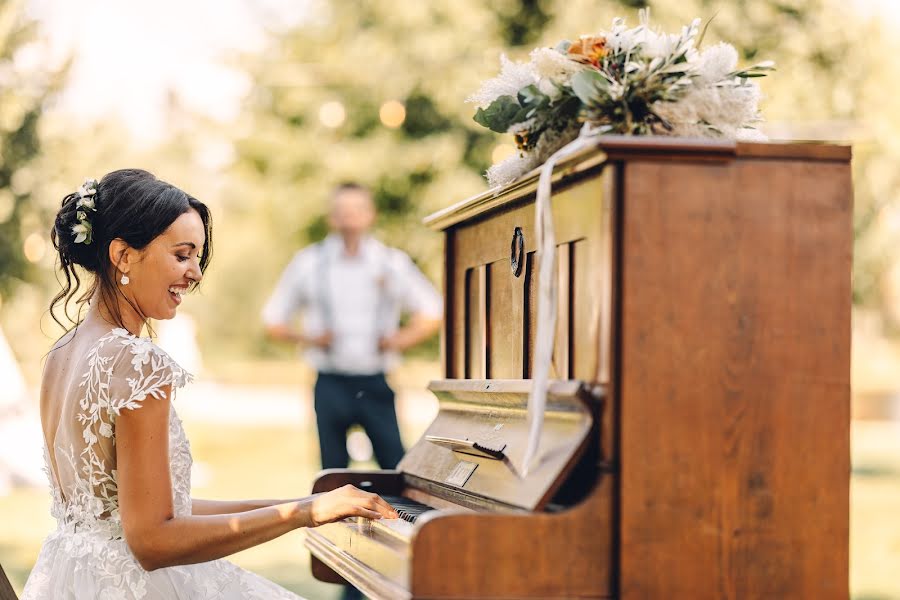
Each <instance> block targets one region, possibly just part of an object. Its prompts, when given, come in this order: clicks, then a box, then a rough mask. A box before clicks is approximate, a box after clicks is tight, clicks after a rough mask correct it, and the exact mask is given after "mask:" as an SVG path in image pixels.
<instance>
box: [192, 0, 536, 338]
mask: <svg viewBox="0 0 900 600" xmlns="http://www.w3.org/2000/svg"><path fill="white" fill-rule="evenodd" d="M549 4H550V3H549V2H543V1H538V0H530V1H527V2H518V1H505V2H496V3H485V2H481V1H476V0H453V1H451V0H436V1H433V2H432V1H429V2H408V3H402V4H401V5H398V4H396V3H392V2H383V1H376V0H362V1H360V2H353V3H349V2H331V3H317V4H313V5H312V6H313V9H312V12H311V14H310V15H309V18H308V19H307V20H306V21H305V22H303V23H302V24H300V25H299V26H298V27H296V28H293V29H291V30H289V31H285V32H283V33H281V34H279V35H277V36H276V37H275V38H274V39H273V41H272V44H271V47H270V48H269V49H268V50H267V51H266V52H264V53H263V54H262V55H260V56H256V57H250V58H248V59H247V61H246V63H245V66H246V70H247V72H248V74H249V75H250V76H251V77H252V79H253V81H254V84H255V85H254V88H253V92H252V94H251V95H250V97H249V98H248V99H247V104H246V107H245V108H246V110H245V113H244V117H243V118H244V121H243V122H242V123H241V124H240V126H239V127H238V134H237V135H236V141H235V149H236V157H235V161H234V165H233V167H232V168H231V170H230V175H231V181H232V182H233V183H232V185H230V186H229V189H228V190H226V193H225V197H224V199H223V201H224V202H225V204H226V208H225V210H224V211H223V213H222V215H221V218H219V219H218V221H217V224H216V226H217V228H218V229H217V231H218V233H219V234H221V235H220V236H219V239H220V240H221V243H220V244H219V245H218V247H217V249H216V261H217V266H216V269H217V270H220V273H225V272H227V273H228V274H229V275H228V276H227V277H224V276H223V277H220V276H218V275H211V276H210V277H209V278H208V282H207V283H208V284H209V285H208V288H207V289H208V293H209V294H215V295H216V297H217V298H219V299H223V298H224V301H223V304H222V306H220V308H219V309H217V313H218V310H221V311H222V312H221V313H218V314H215V315H212V314H210V315H208V316H207V317H208V318H209V319H210V322H209V323H208V324H209V325H213V320H215V322H214V325H213V327H212V328H213V329H215V330H216V332H217V334H218V335H221V336H223V337H225V338H230V339H232V340H247V339H251V340H255V341H256V344H257V348H258V349H262V348H267V347H268V346H267V345H265V344H263V343H262V338H261V335H260V334H259V330H260V326H259V322H258V313H259V307H260V306H261V305H262V303H263V301H264V299H265V297H266V295H267V294H268V293H269V291H270V290H271V287H272V286H273V285H274V282H275V281H276V279H277V277H278V274H279V272H280V271H281V269H282V268H283V267H284V266H285V265H286V264H287V262H288V260H289V259H290V256H291V254H292V253H293V252H294V251H296V250H297V249H299V248H300V247H302V246H304V245H306V244H308V243H310V242H313V241H316V240H318V239H320V238H321V237H323V236H324V235H325V233H326V232H327V225H326V220H325V216H324V212H325V210H326V206H327V199H328V195H329V192H330V190H331V188H332V186H334V185H335V184H336V183H339V182H341V181H346V180H354V181H359V182H361V183H363V184H366V185H368V186H371V187H372V189H373V190H374V193H375V200H376V203H377V206H378V209H379V221H378V225H377V234H378V236H379V237H380V238H381V239H383V240H384V241H386V242H387V243H388V244H390V245H393V246H397V247H400V248H402V249H403V250H405V251H407V252H408V253H409V254H410V255H411V256H412V257H413V259H414V260H415V261H416V262H417V263H418V264H419V265H420V266H421V267H422V268H423V270H425V272H426V273H427V274H428V275H429V276H430V278H431V279H432V280H433V281H435V282H438V281H440V269H441V265H442V263H443V258H442V252H441V239H440V236H439V235H438V234H436V233H434V232H431V231H429V230H427V229H426V228H424V227H423V226H422V225H421V219H422V218H423V217H424V216H426V215H427V214H429V213H431V212H433V211H435V210H437V209H439V208H443V207H446V206H448V205H449V204H452V203H454V202H457V201H459V200H462V199H464V198H466V197H468V196H471V195H473V194H476V193H479V192H481V191H482V190H483V189H484V187H485V184H484V180H483V178H482V173H483V172H484V171H485V169H486V168H487V167H488V166H490V164H491V161H492V159H491V154H492V152H493V150H494V148H495V146H496V145H497V144H498V142H500V141H502V140H501V139H500V137H499V136H497V135H495V134H493V133H491V132H488V131H485V130H484V129H483V128H481V127H479V126H478V125H477V124H476V123H474V122H473V121H472V114H473V112H474V108H473V107H472V105H469V104H466V102H465V100H466V97H467V96H468V95H469V94H471V93H472V92H474V91H475V90H476V89H477V87H478V84H479V82H480V80H481V79H483V78H485V77H488V76H490V72H491V71H492V70H494V69H496V67H497V65H498V64H499V54H500V53H501V52H504V51H509V50H510V48H511V47H514V46H516V45H519V46H520V47H521V49H522V52H527V51H528V50H530V48H531V47H532V46H533V45H534V44H535V43H536V42H537V41H538V40H539V39H540V38H541V32H542V28H543V26H544V25H546V24H547V23H548V22H549V21H550V19H551V15H550V12H549V10H548V8H547V7H548V6H549ZM513 49H514V48H513ZM390 101H396V102H399V103H401V104H402V105H403V107H404V109H405V118H404V119H403V121H402V124H400V125H399V126H395V127H391V126H389V125H386V124H385V123H383V122H382V119H381V117H380V114H379V113H380V111H381V110H382V107H383V106H384V105H385V103H387V102H390ZM330 103H331V104H330ZM334 103H339V106H340V107H342V108H343V113H344V115H345V116H344V119H343V120H342V122H340V124H337V125H335V124H332V126H331V127H329V126H328V125H327V124H326V121H328V117H329V115H328V114H327V113H328V111H329V110H337V111H338V112H340V108H336V107H337V106H338V105H337V104H334ZM331 116H332V117H334V115H331ZM337 120H340V119H337ZM248 281H252V282H255V283H257V284H258V285H255V286H253V287H251V288H248V287H247V282H248ZM248 313H249V319H248V318H246V317H247V316H248ZM238 315H241V318H231V317H236V316H238ZM201 330H203V328H202V327H201Z"/></svg>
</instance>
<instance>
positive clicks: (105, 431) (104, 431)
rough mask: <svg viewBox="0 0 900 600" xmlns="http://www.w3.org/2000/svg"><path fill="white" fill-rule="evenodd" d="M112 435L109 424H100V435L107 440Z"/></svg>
mask: <svg viewBox="0 0 900 600" xmlns="http://www.w3.org/2000/svg"><path fill="white" fill-rule="evenodd" d="M112 434H113V431H112V426H111V425H110V424H109V423H100V435H102V436H103V437H107V438H109V437H112Z"/></svg>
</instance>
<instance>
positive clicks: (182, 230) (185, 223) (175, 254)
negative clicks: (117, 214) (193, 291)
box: [116, 209, 206, 319]
mask: <svg viewBox="0 0 900 600" xmlns="http://www.w3.org/2000/svg"><path fill="white" fill-rule="evenodd" d="M205 241H206V232H205V230H204V228H203V221H202V220H201V219H200V215H199V214H198V213H197V211H195V210H193V209H191V210H189V211H188V212H186V213H184V214H182V215H181V216H179V217H178V218H177V219H175V221H173V222H172V224H171V225H169V228H168V229H166V230H165V231H164V232H163V233H161V234H160V235H159V236H157V237H156V239H154V240H153V241H152V242H150V243H149V244H148V245H147V247H146V248H144V249H143V250H140V251H135V250H134V249H133V248H132V249H129V251H130V252H131V253H132V254H131V256H130V257H129V260H128V262H127V264H125V263H124V262H123V263H121V264H120V270H121V271H124V270H125V269H127V275H128V278H129V279H130V281H129V283H128V285H121V284H119V283H118V279H119V277H121V272H120V273H117V275H116V282H117V284H118V285H119V289H120V290H121V291H122V292H123V293H124V294H125V295H126V297H128V298H129V299H130V300H131V301H132V302H133V303H134V304H135V305H136V306H137V307H138V308H139V309H140V310H141V312H142V313H143V314H144V316H145V317H149V318H151V319H171V318H172V317H174V316H175V312H176V310H177V308H178V305H179V304H181V300H182V295H183V294H185V293H186V292H187V291H188V288H189V286H190V285H191V284H192V283H193V282H194V281H196V282H199V281H200V280H201V279H202V278H203V274H202V273H201V272H200V264H199V258H198V254H199V253H200V251H201V250H202V249H203V244H204V242H205Z"/></svg>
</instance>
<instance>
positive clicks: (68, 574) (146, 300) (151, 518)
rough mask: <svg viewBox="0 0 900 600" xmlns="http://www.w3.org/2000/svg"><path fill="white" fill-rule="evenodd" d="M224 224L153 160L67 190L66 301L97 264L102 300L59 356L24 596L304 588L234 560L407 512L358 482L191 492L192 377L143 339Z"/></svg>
mask: <svg viewBox="0 0 900 600" xmlns="http://www.w3.org/2000/svg"><path fill="white" fill-rule="evenodd" d="M211 233H212V225H211V221H210V214H209V210H208V209H207V207H206V206H205V205H204V204H203V203H201V202H199V201H198V200H197V199H195V198H193V197H191V196H189V195H188V194H186V193H185V192H183V191H181V190H180V189H178V188H176V187H175V186H173V185H171V184H168V183H166V182H164V181H160V180H159V179H157V178H156V177H154V176H153V175H152V174H150V173H148V172H146V171H141V170H137V169H125V170H120V171H114V172H112V173H109V174H108V175H106V176H105V177H104V178H103V180H102V181H100V182H96V181H94V180H88V181H86V182H85V184H84V185H83V186H81V188H79V189H78V191H77V192H75V193H73V194H69V195H68V196H66V197H65V199H64V200H63V202H62V207H61V208H60V210H59V213H58V214H57V215H56V222H55V226H54V228H53V232H52V234H51V236H52V239H53V243H54V246H55V248H56V249H57V251H58V253H59V260H60V271H61V273H62V276H63V289H62V290H61V291H60V292H59V294H58V295H57V296H56V298H54V300H53V303H52V304H51V312H52V313H53V310H54V308H55V307H57V306H58V305H59V304H60V303H62V305H63V307H64V313H65V314H66V315H67V316H68V312H67V311H66V310H65V308H66V307H67V305H68V302H69V301H70V300H71V299H72V298H74V297H75V296H76V295H78V292H79V291H80V290H81V289H82V288H81V283H82V282H81V279H80V276H79V273H80V272H82V273H83V271H87V273H88V274H89V276H88V277H89V285H88V286H87V289H86V290H83V291H82V293H81V294H80V295H79V296H78V298H77V302H78V303H79V304H82V303H85V302H87V310H86V312H85V314H84V317H83V319H81V320H80V322H77V323H76V325H75V327H74V328H73V329H71V330H70V331H69V332H68V333H66V334H65V335H64V336H63V337H62V338H60V340H59V341H58V342H57V343H56V344H55V345H54V347H53V349H52V350H51V351H50V353H49V355H48V358H47V362H46V364H45V366H44V372H43V377H42V381H41V399H40V402H41V422H42V425H43V431H44V441H45V444H46V447H45V450H46V456H45V458H46V462H47V471H48V474H49V477H50V487H51V492H52V496H53V507H52V513H53V516H54V517H55V518H56V520H57V523H58V525H57V528H56V531H54V532H53V533H51V534H50V535H49V536H48V537H47V539H46V540H45V541H44V545H43V547H42V549H41V552H40V555H39V557H38V560H37V563H36V565H35V567H34V569H33V570H32V572H31V575H30V576H29V578H28V581H27V583H26V584H25V591H24V595H23V600H32V599H52V600H76V599H78V600H80V599H85V600H86V599H89V598H90V599H94V598H97V599H100V600H111V599H128V600H138V599H145V600H156V599H159V600H162V599H166V600H169V599H192V600H193V599H200V598H202V599H207V598H208V599H213V598H215V599H222V598H225V599H237V598H242V599H243V598H254V599H260V600H262V599H266V600H269V599H273V598H274V599H279V598H283V599H295V598H297V596H295V595H294V594H292V593H290V592H288V591H287V590H284V589H283V588H280V587H278V586H277V585H275V584H274V583H272V582H270V581H267V580H265V579H263V578H261V577H259V576H257V575H254V574H252V573H250V572H248V571H244V570H243V569H240V568H238V567H236V566H235V565H233V564H231V563H229V562H227V561H225V560H221V559H222V557H224V556H227V555H229V554H232V553H234V552H238V551H240V550H244V549H246V548H249V547H251V546H255V545H257V544H262V543H263V542H266V541H268V540H271V539H273V538H276V537H278V536H280V535H282V534H284V533H287V532H288V531H291V530H292V529H297V528H299V527H315V526H317V525H321V524H323V523H328V522H331V521H335V520H339V519H343V518H345V517H349V516H360V517H366V518H370V519H377V518H395V517H396V516H397V514H396V513H395V512H394V510H393V509H392V508H391V507H390V505H388V504H387V503H386V502H385V501H384V500H383V499H381V498H380V497H378V496H377V495H375V494H371V493H368V492H364V491H362V490H358V489H356V488H354V487H352V486H345V487H343V488H340V489H338V490H334V491H331V492H328V493H325V494H318V495H314V496H309V497H305V498H299V499H292V500H243V501H233V502H225V501H212V500H199V499H196V498H191V496H190V487H191V482H190V468H191V454H190V446H189V444H188V441H187V439H186V438H185V434H184V430H183V429H182V426H181V421H180V420H179V418H178V416H177V414H176V413H175V408H174V406H173V405H172V396H173V394H174V391H175V390H176V389H177V388H179V387H181V386H183V385H185V384H186V383H187V382H188V381H189V380H190V378H191V376H190V375H189V374H188V373H186V372H185V371H184V370H183V369H182V368H181V367H179V366H178V364H177V363H175V361H174V360H172V359H171V358H170V357H169V356H168V355H167V354H166V353H165V352H163V351H162V350H161V349H160V348H158V347H157V346H156V345H154V344H153V343H152V342H151V341H150V340H149V338H144V337H140V334H141V332H142V329H143V327H144V325H145V324H146V321H147V319H150V318H153V319H171V318H172V317H174V316H175V311H176V310H177V308H178V305H179V304H181V300H182V296H183V295H184V294H185V293H187V292H189V291H191V290H192V289H193V288H195V287H196V286H197V285H198V284H199V283H200V280H201V279H202V278H203V272H204V271H205V270H206V267H207V266H208V265H209V260H210V251H211V247H212V240H211ZM76 267H79V269H76ZM79 313H80V311H79ZM53 314H54V318H56V314H55V313H53ZM57 320H58V319H57Z"/></svg>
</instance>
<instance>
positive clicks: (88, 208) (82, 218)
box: [72, 179, 99, 244]
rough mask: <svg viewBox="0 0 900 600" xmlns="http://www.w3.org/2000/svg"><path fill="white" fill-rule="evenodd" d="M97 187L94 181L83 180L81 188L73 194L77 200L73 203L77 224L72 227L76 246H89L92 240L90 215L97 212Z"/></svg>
mask: <svg viewBox="0 0 900 600" xmlns="http://www.w3.org/2000/svg"><path fill="white" fill-rule="evenodd" d="M98 185H99V184H98V183H97V180H96V179H85V180H84V183H83V184H81V187H79V188H78V190H77V191H76V192H75V193H76V194H77V195H78V200H76V201H75V208H76V212H75V218H76V219H77V220H78V223H76V224H75V225H73V226H72V233H74V234H75V243H76V244H82V243H84V244H90V243H91V241H92V239H93V238H92V233H93V228H92V226H91V215H92V213H95V212H97V204H96V196H97V186H98Z"/></svg>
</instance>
